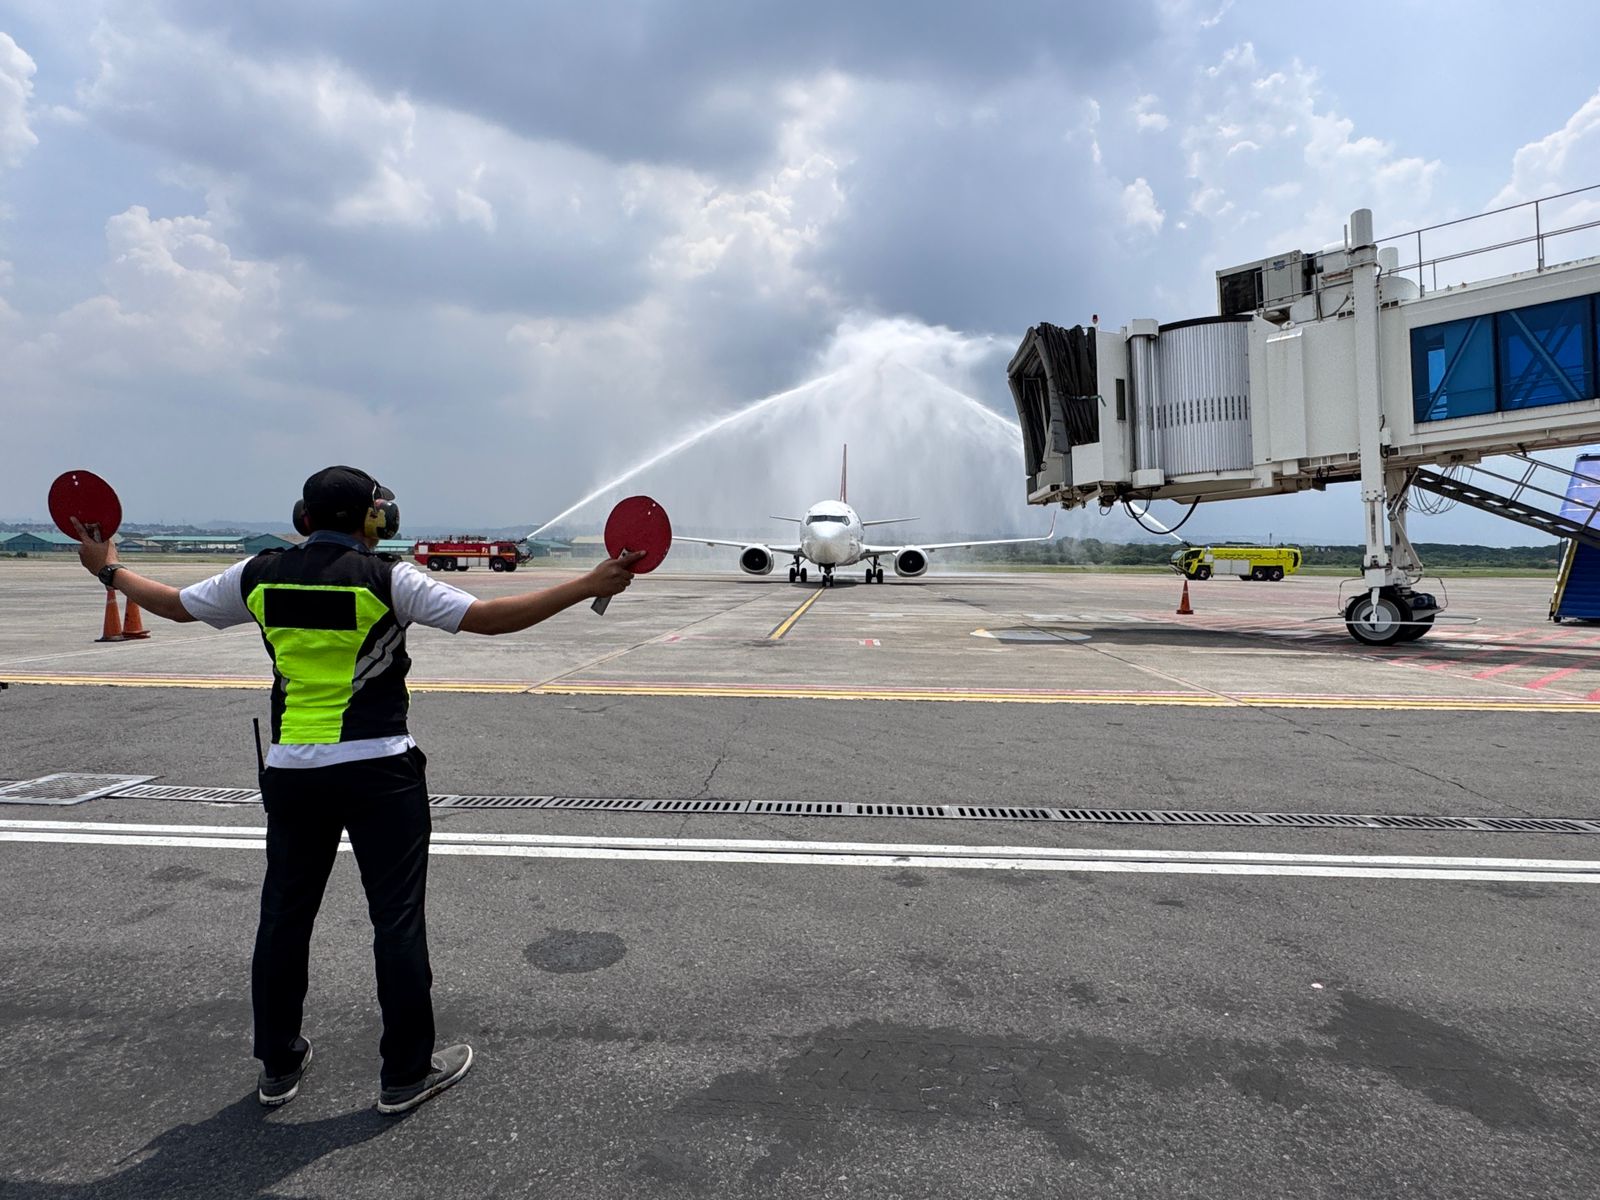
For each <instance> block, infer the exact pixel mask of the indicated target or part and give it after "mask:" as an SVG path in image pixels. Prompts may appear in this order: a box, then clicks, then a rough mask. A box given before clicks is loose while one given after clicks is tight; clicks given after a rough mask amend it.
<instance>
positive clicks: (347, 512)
mask: <svg viewBox="0 0 1600 1200" xmlns="http://www.w3.org/2000/svg"><path fill="white" fill-rule="evenodd" d="M300 494H301V496H302V497H303V498H304V500H305V502H306V513H307V514H308V515H309V516H310V517H311V520H312V523H313V524H315V525H318V526H323V527H328V526H331V527H333V528H339V527H341V526H343V527H345V528H350V527H353V526H359V525H361V524H362V523H363V521H364V520H365V519H366V513H367V509H369V508H370V507H372V500H373V497H374V495H376V496H377V497H379V498H381V499H384V500H393V499H394V493H393V492H391V491H390V490H389V489H388V488H386V487H382V486H380V485H379V483H378V481H377V480H376V479H374V478H373V477H372V476H371V475H368V474H367V473H366V472H365V471H361V470H357V469H356V468H355V467H324V468H323V469H322V470H320V471H318V472H317V473H316V474H315V475H313V476H312V477H311V478H310V479H308V480H306V485H305V487H304V488H302V489H301V493H300Z"/></svg>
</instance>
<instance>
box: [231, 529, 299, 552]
mask: <svg viewBox="0 0 1600 1200" xmlns="http://www.w3.org/2000/svg"><path fill="white" fill-rule="evenodd" d="M293 545H294V543H293V542H291V541H290V540H289V539H288V538H286V537H279V536H278V535H277V534H275V533H252V534H251V535H250V536H249V537H247V538H245V539H244V540H243V541H242V542H240V546H241V547H242V549H243V550H244V552H245V553H246V554H260V553H261V552H262V551H263V550H287V549H289V547H291V546H293Z"/></svg>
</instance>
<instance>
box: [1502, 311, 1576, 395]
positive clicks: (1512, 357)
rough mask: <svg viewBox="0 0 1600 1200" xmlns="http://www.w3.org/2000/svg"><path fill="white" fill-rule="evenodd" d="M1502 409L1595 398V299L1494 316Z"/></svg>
mask: <svg viewBox="0 0 1600 1200" xmlns="http://www.w3.org/2000/svg"><path fill="white" fill-rule="evenodd" d="M1495 326H1496V329H1497V330H1498V333H1499V338H1500V342H1499V346H1500V407H1501V408H1503V409H1511V408H1538V407H1540V406H1542V405H1545V404H1570V403H1572V401H1574V400H1588V399H1590V398H1591V397H1593V396H1594V314H1593V310H1592V298H1591V297H1589V296H1579V297H1577V298H1576V299H1573V300H1557V301H1556V302H1555V303H1553V304H1538V305H1534V306H1533V307H1531V308H1517V309H1512V310H1511V311H1510V312H1503V313H1499V314H1497V315H1496V317H1495Z"/></svg>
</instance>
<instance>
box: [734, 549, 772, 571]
mask: <svg viewBox="0 0 1600 1200" xmlns="http://www.w3.org/2000/svg"><path fill="white" fill-rule="evenodd" d="M739 569H740V570H741V571H743V572H744V573H745V574H746V575H771V574H772V551H771V550H768V549H767V548H766V547H765V546H746V547H745V548H744V549H743V550H741V551H739Z"/></svg>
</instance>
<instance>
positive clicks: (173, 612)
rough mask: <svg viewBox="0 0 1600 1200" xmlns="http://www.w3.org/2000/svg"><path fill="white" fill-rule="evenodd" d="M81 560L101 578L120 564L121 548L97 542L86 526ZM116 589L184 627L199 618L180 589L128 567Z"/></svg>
mask: <svg viewBox="0 0 1600 1200" xmlns="http://www.w3.org/2000/svg"><path fill="white" fill-rule="evenodd" d="M78 530H79V537H80V538H81V539H82V540H81V541H80V542H79V543H78V561H79V562H81V563H82V564H83V565H84V567H85V568H86V569H87V570H88V572H89V574H91V575H98V574H99V573H100V568H101V567H103V566H105V565H106V564H107V563H114V562H116V561H117V548H116V546H115V545H114V544H112V543H111V542H97V541H94V540H92V539H90V538H89V537H88V535H87V533H86V532H85V531H84V529H83V526H81V525H79V526H78ZM111 582H112V584H113V585H114V586H115V588H116V590H117V591H119V592H121V593H122V594H123V595H124V596H126V597H128V599H130V600H132V601H133V602H134V603H135V604H137V605H138V606H139V607H140V608H142V609H144V610H145V612H147V613H154V614H155V615H156V616H158V617H165V618H166V619H167V620H169V621H177V622H178V623H179V624H184V623H186V622H189V621H193V620H194V619H195V618H194V617H192V616H191V615H190V614H189V610H188V609H186V608H184V606H183V601H182V600H181V599H180V598H179V595H178V589H177V588H175V587H172V586H170V585H168V584H165V583H157V582H156V581H155V580H154V579H146V578H145V577H144V576H143V575H136V574H134V573H133V572H132V571H130V570H128V568H127V567H123V568H122V570H120V571H118V572H117V573H116V574H115V575H114V576H112V579H111Z"/></svg>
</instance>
